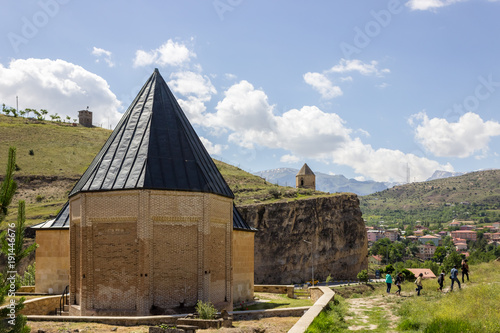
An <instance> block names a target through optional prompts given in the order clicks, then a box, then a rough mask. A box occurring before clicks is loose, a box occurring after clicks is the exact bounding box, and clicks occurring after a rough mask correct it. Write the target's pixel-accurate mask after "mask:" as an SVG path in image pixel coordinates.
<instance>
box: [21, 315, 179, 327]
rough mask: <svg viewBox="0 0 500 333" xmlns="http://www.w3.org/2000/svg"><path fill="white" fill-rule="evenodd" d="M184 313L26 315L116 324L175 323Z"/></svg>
mask: <svg viewBox="0 0 500 333" xmlns="http://www.w3.org/2000/svg"><path fill="white" fill-rule="evenodd" d="M184 316H186V315H185V314H184V315H172V316H143V317H101V316H27V317H28V320H29V321H61V322H88V323H101V324H108V325H117V326H137V325H150V326H155V325H160V324H175V323H176V322H177V319H178V318H180V317H184Z"/></svg>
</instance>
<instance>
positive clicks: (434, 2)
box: [406, 0, 491, 10]
mask: <svg viewBox="0 0 500 333" xmlns="http://www.w3.org/2000/svg"><path fill="white" fill-rule="evenodd" d="M463 1H467V0H410V1H408V2H407V3H406V6H408V7H410V9H411V10H434V9H436V8H441V7H445V6H449V5H452V4H454V3H457V2H463ZM490 1H491V0H490Z"/></svg>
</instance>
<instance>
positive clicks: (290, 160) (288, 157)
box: [280, 154, 300, 164]
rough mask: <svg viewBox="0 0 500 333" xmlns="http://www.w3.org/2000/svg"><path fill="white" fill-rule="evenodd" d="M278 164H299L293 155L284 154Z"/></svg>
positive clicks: (298, 158) (298, 160)
mask: <svg viewBox="0 0 500 333" xmlns="http://www.w3.org/2000/svg"><path fill="white" fill-rule="evenodd" d="M280 162H283V163H290V164H293V163H297V162H300V157H297V156H295V155H290V154H286V155H283V156H281V158H280Z"/></svg>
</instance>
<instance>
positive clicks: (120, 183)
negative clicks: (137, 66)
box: [69, 70, 234, 198]
mask: <svg viewBox="0 0 500 333" xmlns="http://www.w3.org/2000/svg"><path fill="white" fill-rule="evenodd" d="M135 188H144V189H164V190H181V191H196V192H209V193H214V194H219V195H223V196H226V197H230V198H234V195H233V193H232V191H231V189H230V188H229V186H228V185H227V183H226V181H225V180H224V178H223V177H222V175H221V174H220V172H219V170H218V169H217V167H216V166H215V163H214V162H213V161H212V159H211V157H210V155H209V154H208V152H207V151H206V149H205V147H204V146H203V144H202V143H201V141H200V139H199V137H198V135H197V134H196V132H195V131H194V129H193V127H192V126H191V124H190V123H189V121H188V119H187V117H186V116H185V114H184V112H183V111H182V109H181V107H180V106H179V104H178V103H177V100H176V99H175V97H174V95H173V94H172V92H171V91H170V89H169V88H168V86H167V84H166V83H165V81H164V80H163V78H162V77H161V75H160V73H159V72H158V70H155V72H154V73H153V74H152V75H151V77H150V78H149V79H148V81H147V82H146V84H145V85H144V86H143V87H142V89H141V91H140V92H139V94H138V95H137V97H136V98H135V100H134V101H133V102H132V104H131V105H130V107H129V108H128V110H127V111H126V112H125V114H124V115H123V117H122V119H121V120H120V123H119V124H118V125H117V127H116V128H115V130H114V131H113V133H112V134H111V136H110V137H109V139H108V141H107V142H106V144H105V145H104V146H103V148H102V149H101V151H100V152H99V154H97V156H96V157H95V158H94V160H93V161H92V163H91V165H90V166H89V168H88V169H87V171H86V172H85V173H84V174H83V176H82V178H81V179H80V180H79V181H78V183H77V184H76V185H75V187H74V188H73V190H72V191H71V193H70V194H69V195H70V197H71V196H73V195H75V194H77V193H79V192H82V191H83V192H85V191H106V190H121V189H135Z"/></svg>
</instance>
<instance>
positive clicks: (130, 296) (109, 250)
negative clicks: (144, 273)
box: [92, 222, 138, 310]
mask: <svg viewBox="0 0 500 333" xmlns="http://www.w3.org/2000/svg"><path fill="white" fill-rule="evenodd" d="M136 239H137V230H136V223H133V222H130V223H123V222H121V223H94V224H93V242H92V243H93V244H92V245H93V249H92V254H93V268H94V274H93V288H94V294H93V305H94V306H93V308H94V309H99V310H135V309H136V289H137V288H136V284H137V259H138V258H137V254H138V250H137V241H136Z"/></svg>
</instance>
